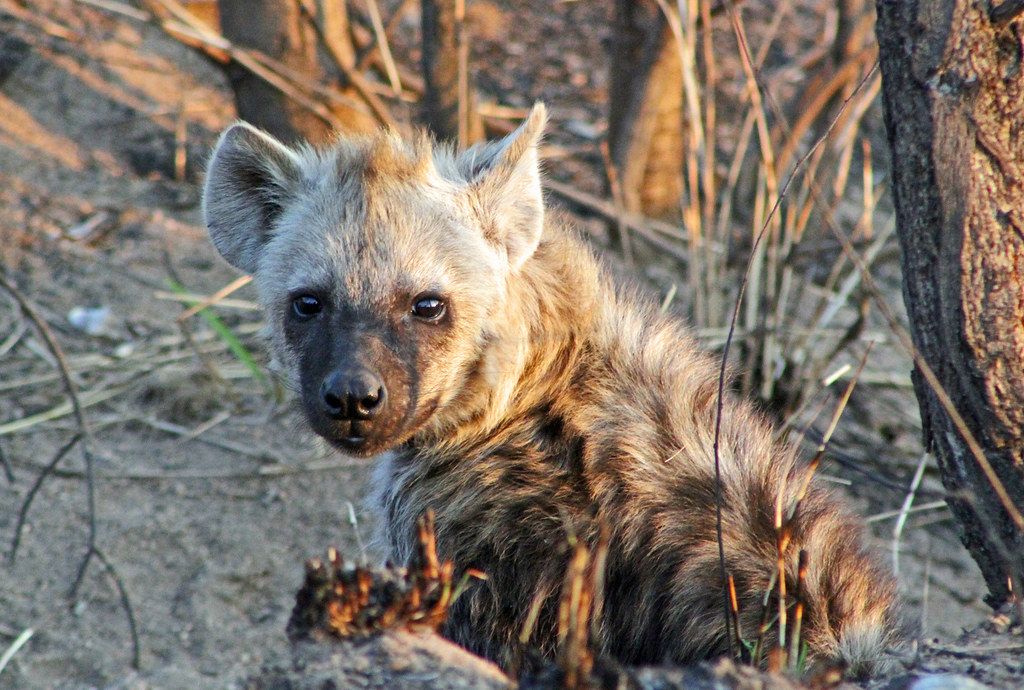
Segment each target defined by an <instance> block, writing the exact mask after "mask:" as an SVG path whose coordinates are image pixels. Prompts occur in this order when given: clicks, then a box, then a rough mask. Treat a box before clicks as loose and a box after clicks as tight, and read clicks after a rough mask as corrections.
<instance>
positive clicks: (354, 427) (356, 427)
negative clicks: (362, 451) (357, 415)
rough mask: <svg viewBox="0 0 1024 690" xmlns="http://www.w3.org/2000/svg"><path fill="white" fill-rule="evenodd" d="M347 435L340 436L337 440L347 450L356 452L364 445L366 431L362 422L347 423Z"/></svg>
mask: <svg viewBox="0 0 1024 690" xmlns="http://www.w3.org/2000/svg"><path fill="white" fill-rule="evenodd" d="M345 431H346V432H347V435H345V436H341V437H340V438H339V439H338V440H339V441H340V442H341V444H342V445H343V446H345V447H346V448H348V449H349V450H356V449H357V448H360V447H362V445H363V444H364V443H366V429H365V425H364V424H363V423H362V422H356V421H353V422H349V423H348V429H346V430H345Z"/></svg>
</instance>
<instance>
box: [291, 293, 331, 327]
mask: <svg viewBox="0 0 1024 690" xmlns="http://www.w3.org/2000/svg"><path fill="white" fill-rule="evenodd" d="M323 308H324V307H323V304H321V303H320V300H319V299H317V298H316V297H314V296H313V295H299V296H298V297H296V298H295V299H293V300H292V312H293V313H294V314H295V317H296V318H298V319H300V320H303V321H305V320H306V319H311V318H313V317H314V316H316V315H317V314H319V313H320V312H321V311H322V310H323Z"/></svg>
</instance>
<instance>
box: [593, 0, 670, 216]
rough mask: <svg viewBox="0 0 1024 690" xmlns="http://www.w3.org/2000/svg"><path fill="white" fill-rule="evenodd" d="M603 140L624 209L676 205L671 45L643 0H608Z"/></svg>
mask: <svg viewBox="0 0 1024 690" xmlns="http://www.w3.org/2000/svg"><path fill="white" fill-rule="evenodd" d="M609 94H610V100H609V113H608V148H609V153H610V156H611V160H612V164H613V165H614V166H615V170H616V173H617V175H618V178H619V182H620V185H621V188H622V203H623V204H624V205H625V206H626V209H627V210H628V211H631V212H634V213H645V214H647V215H651V216H660V215H665V214H668V213H674V212H678V210H679V203H680V197H681V196H682V192H683V154H684V141H683V79H682V72H681V65H680V61H679V51H678V48H677V46H676V42H675V39H674V37H673V36H672V32H671V30H670V29H669V27H668V23H667V22H666V21H665V17H664V15H663V14H662V12H661V10H660V9H659V8H658V6H657V4H656V3H655V2H652V1H651V0H616V3H615V27H614V31H613V32H612V56H611V85H610V88H609Z"/></svg>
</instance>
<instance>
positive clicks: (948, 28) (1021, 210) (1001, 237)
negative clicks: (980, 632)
mask: <svg viewBox="0 0 1024 690" xmlns="http://www.w3.org/2000/svg"><path fill="white" fill-rule="evenodd" d="M990 4H991V3H989V2H988V1H981V0H878V4H877V9H878V23H877V34H878V41H879V53H880V62H881V69H882V83H883V96H884V98H883V102H884V107H885V120H886V128H887V130H888V136H889V143H890V146H891V149H892V161H893V183H894V184H893V186H894V197H895V204H896V214H897V229H898V234H899V238H900V244H901V248H902V252H903V291H904V300H905V302H906V305H907V311H908V313H909V316H910V326H911V335H912V337H913V340H914V344H915V346H916V347H917V349H918V350H919V351H920V353H921V355H922V356H923V358H924V360H925V361H926V362H928V364H929V365H930V367H931V368H932V369H933V370H934V372H935V374H936V376H937V377H938V379H939V381H940V382H941V384H942V387H943V388H944V389H945V390H946V392H948V394H949V396H950V397H951V399H952V401H953V403H954V404H955V406H956V409H957V410H958V411H959V413H960V414H961V415H962V417H963V418H964V421H965V422H966V425H967V427H968V428H969V430H970V433H971V434H972V435H973V436H974V437H975V438H976V439H977V441H978V442H979V443H980V444H981V446H982V448H983V451H984V455H985V457H986V458H987V460H988V462H989V463H990V464H991V466H992V468H993V470H994V471H995V474H996V475H998V480H999V482H1000V483H1002V485H1003V486H1004V487H1005V489H1006V494H1007V495H1008V498H1009V500H1010V502H1011V503H1012V504H1014V505H1015V506H1016V509H1017V511H1024V69H1022V64H1021V38H1022V33H1024V28H1022V20H1021V19H1020V18H1015V19H1012V20H1010V21H1006V20H1002V21H999V22H996V23H993V21H992V20H991V19H990V16H989V11H990ZM914 387H915V391H916V393H917V397H918V401H919V403H920V407H921V417H922V423H923V427H924V436H925V441H926V443H927V444H928V446H929V447H930V448H931V449H932V450H933V452H934V453H935V456H936V458H937V459H938V463H939V469H940V472H941V475H942V479H943V482H944V484H945V486H946V488H947V489H948V491H949V494H950V495H949V503H950V507H951V508H952V510H953V512H954V514H955V515H956V517H957V518H958V519H959V521H960V524H961V527H962V530H961V532H962V538H963V541H964V544H965V545H966V546H967V548H968V549H969V550H970V552H971V555H972V556H973V557H974V559H975V560H976V561H977V563H978V565H979V566H980V568H981V571H982V573H983V575H984V577H985V580H986V583H987V584H988V588H989V592H990V596H989V598H988V601H989V603H990V604H992V605H994V606H998V605H999V604H1001V603H1002V602H1004V601H1006V600H1007V599H1008V597H1009V595H1010V587H1009V578H1014V579H1015V580H1016V581H1015V582H1014V583H1013V586H1014V589H1015V590H1016V591H1017V592H1018V596H1019V592H1020V589H1019V587H1020V584H1021V573H1022V570H1024V530H1022V529H1020V527H1019V526H1018V524H1016V522H1015V520H1016V519H1015V518H1014V517H1013V513H1012V512H1011V511H1010V510H1008V509H1007V508H1006V507H1005V505H1004V502H1003V501H1001V500H1000V499H999V498H998V497H997V495H996V493H995V492H994V491H993V488H992V482H991V481H989V479H988V478H986V476H985V474H984V473H983V472H982V469H981V464H980V463H979V462H978V460H977V459H976V457H975V456H974V455H973V454H972V453H971V452H970V450H969V448H968V445H967V444H966V443H965V437H964V435H963V434H962V433H960V431H959V430H958V429H957V426H956V425H955V424H954V423H953V422H952V420H951V418H950V416H949V415H948V414H947V412H946V410H945V408H944V407H943V406H942V405H941V404H940V401H939V398H938V397H937V396H936V394H935V392H934V390H933V389H932V387H931V386H930V385H929V384H928V383H927V381H925V379H924V377H923V376H922V375H921V372H920V371H919V370H917V369H915V372H914Z"/></svg>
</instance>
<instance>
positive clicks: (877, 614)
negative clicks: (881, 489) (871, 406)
mask: <svg viewBox="0 0 1024 690" xmlns="http://www.w3.org/2000/svg"><path fill="white" fill-rule="evenodd" d="M544 122H545V114H544V107H543V106H542V105H538V106H536V107H535V108H534V109H533V111H532V113H531V114H530V116H529V118H528V119H527V121H526V122H525V124H523V125H522V126H521V127H520V128H519V130H518V131H516V132H515V133H513V134H512V135H510V136H508V137H507V138H505V139H503V140H501V141H498V142H492V143H488V144H485V145H482V146H478V147H474V148H471V149H469V150H468V151H466V152H464V153H461V154H457V153H455V152H453V151H452V150H450V149H448V148H445V147H436V146H434V145H432V143H431V141H430V140H429V138H427V137H426V136H425V135H421V136H419V137H417V138H415V139H413V140H412V141H403V140H402V139H400V138H399V137H397V136H396V135H395V134H393V133H381V134H379V135H377V136H373V137H369V138H347V137H342V138H339V139H338V140H337V141H336V142H335V143H334V144H333V145H332V146H330V147H328V148H326V149H324V150H315V149H312V148H298V149H292V148H287V147H285V146H283V145H282V144H280V143H278V142H277V141H275V140H274V139H272V138H271V137H269V136H268V135H266V134H264V133H262V132H259V131H257V130H256V129H253V128H252V127H249V126H248V125H245V124H237V125H235V126H233V127H231V128H230V129H228V130H227V131H226V132H225V133H224V134H223V136H222V137H221V139H220V142H219V144H218V145H217V148H216V150H215V151H214V153H213V157H212V160H211V162H210V166H209V171H208V175H207V181H206V189H205V192H204V198H203V202H204V207H205V215H206V222H207V224H208V226H209V230H210V236H211V238H212V239H213V243H214V245H216V247H217V249H218V250H219V251H220V253H221V254H222V255H223V256H224V258H225V259H227V260H228V261H229V262H230V263H232V264H233V265H234V266H236V267H238V268H239V269H241V270H243V271H246V272H249V273H251V274H252V275H253V276H254V277H255V282H256V285H257V287H258V289H259V293H260V299H261V302H262V304H263V305H264V307H265V309H266V313H267V320H268V333H269V339H270V341H271V344H272V350H273V354H274V357H275V360H276V362H277V364H278V365H279V367H280V368H281V370H282V371H283V373H284V375H285V376H286V378H287V380H288V381H289V382H290V384H291V385H292V386H293V388H294V389H295V391H297V392H298V394H299V397H300V400H301V405H302V408H303V410H304V412H305V415H306V417H307V418H308V420H309V423H310V425H311V426H312V427H313V429H314V430H315V431H316V432H317V433H318V434H320V435H321V436H323V437H324V438H325V439H327V440H328V441H329V442H330V443H332V444H334V445H335V446H337V447H338V448H340V449H342V450H344V451H345V452H347V453H351V454H354V455H358V456H365V457H372V456H380V457H378V459H377V461H376V462H377V466H376V470H375V474H374V480H373V482H374V484H375V490H376V494H377V501H378V504H377V508H378V510H379V514H380V520H381V522H382V524H383V528H382V532H383V537H384V539H385V542H386V546H387V548H388V551H389V554H390V557H391V559H393V560H394V561H396V562H403V561H404V560H405V559H407V558H408V556H409V555H410V553H411V551H412V547H413V541H414V538H415V537H414V535H415V521H416V519H417V518H418V517H419V516H420V515H422V514H423V513H424V512H425V511H426V510H427V509H428V508H432V509H433V510H434V512H435V514H436V530H437V547H438V552H439V554H440V555H441V556H442V557H443V558H448V559H451V560H453V561H454V563H455V564H456V568H457V570H460V569H467V568H476V569H479V570H482V571H484V572H485V573H486V574H487V579H486V580H485V581H479V582H476V583H475V584H474V585H473V587H472V588H471V589H470V590H469V591H468V592H467V593H466V594H464V595H463V596H462V597H461V598H459V600H458V601H457V603H456V604H455V606H454V607H453V609H452V611H451V613H450V619H449V622H448V624H447V628H446V630H445V632H446V634H447V635H448V636H449V637H451V638H452V639H454V640H455V641H457V642H459V643H461V644H463V645H465V646H466V647H468V648H469V649H471V650H474V651H476V652H478V653H480V654H482V655H484V656H487V657H489V658H491V659H494V660H496V661H498V662H499V663H504V664H509V663H512V662H514V661H515V660H516V659H517V658H518V655H519V653H520V651H521V650H520V644H519V642H518V638H519V635H520V631H521V630H522V628H523V624H524V622H525V620H526V617H527V615H528V613H529V611H530V609H531V603H532V602H533V601H534V600H535V598H537V599H538V600H539V601H542V602H543V605H542V606H541V608H540V614H539V617H538V619H537V621H536V625H535V626H534V630H533V633H532V637H531V639H530V641H529V646H531V647H534V648H538V649H540V650H541V651H542V652H544V653H546V654H549V655H550V654H552V653H553V647H554V644H555V637H556V629H557V602H556V600H557V597H558V593H559V590H560V588H561V584H562V581H563V577H564V573H565V568H566V563H567V558H568V556H567V549H566V548H565V544H566V535H567V534H569V533H572V534H574V535H576V537H577V538H578V539H582V540H583V541H584V542H585V543H588V544H591V545H593V544H594V543H595V542H596V541H597V539H598V538H599V535H600V532H601V529H602V526H604V528H605V529H607V530H608V536H609V539H610V542H609V551H608V555H607V563H606V570H605V589H604V595H605V604H604V610H603V615H602V617H601V620H600V622H599V625H598V627H597V635H596V636H597V639H596V640H595V644H596V645H597V647H598V649H600V650H601V651H603V652H605V653H608V654H611V655H612V656H614V657H616V658H617V659H619V660H620V661H622V662H626V663H646V662H663V661H669V662H689V661H692V660H696V659H701V658H705V657H709V656H713V655H717V654H721V653H722V652H724V651H725V650H726V649H727V648H728V641H727V638H726V634H725V623H724V620H723V615H722V581H721V579H720V575H719V573H720V569H719V560H718V546H717V541H716V529H715V525H716V498H715V496H716V484H715V470H714V459H713V457H714V456H713V450H712V446H713V440H714V426H715V415H716V400H717V393H718V382H717V366H716V364H715V362H713V361H712V360H711V359H710V358H709V357H708V356H706V355H704V354H702V353H701V352H699V351H698V349H697V348H696V346H695V345H694V342H693V340H692V339H691V337H690V336H689V335H688V334H687V332H686V330H685V329H684V327H683V326H682V325H681V324H680V323H679V322H678V321H677V320H676V319H674V318H672V317H670V316H665V315H662V314H660V313H659V311H658V309H657V308H656V307H655V306H654V304H653V303H652V301H651V300H649V299H648V298H647V297H645V296H640V295H638V294H636V293H634V292H633V291H631V290H629V289H626V288H624V287H621V286H618V285H616V284H615V283H614V282H613V280H612V279H611V277H610V276H609V274H608V273H607V272H605V271H604V270H603V269H602V268H601V266H600V264H599V262H598V261H597V260H596V259H595V257H594V256H593V254H592V253H591V252H590V250H589V249H588V248H587V246H586V245H585V243H584V242H583V241H581V240H580V239H579V238H578V237H577V235H576V233H575V232H574V231H573V230H571V229H570V228H568V227H566V226H565V225H564V224H563V223H562V222H561V221H559V220H555V219H552V218H551V217H550V215H546V214H545V209H544V201H543V198H542V193H541V183H540V172H539V169H538V159H537V144H538V140H539V138H540V136H541V132H542V130H543V127H544ZM385 451H391V452H390V453H386V452H385ZM720 458H721V476H722V484H723V487H722V490H723V496H722V502H723V512H722V531H723V540H724V549H725V561H726V563H725V566H726V569H727V571H728V572H729V573H731V574H732V575H733V576H734V578H735V582H736V587H737V590H738V594H739V602H740V620H741V630H742V631H744V633H745V636H746V637H747V638H750V639H753V638H754V637H756V631H757V628H758V625H759V623H760V621H759V618H760V615H761V611H762V600H763V597H764V595H765V591H766V589H768V588H769V587H771V583H772V582H773V573H774V572H775V571H776V569H777V566H776V563H777V559H776V531H775V528H774V517H775V512H776V506H777V504H778V503H779V502H780V501H781V505H782V506H783V509H784V510H787V511H788V510H789V507H790V506H791V505H792V504H793V502H794V499H795V497H796V494H797V493H798V492H799V491H800V488H801V485H802V483H803V480H804V477H805V473H806V471H805V470H804V469H803V468H802V467H801V466H800V465H799V464H798V463H797V461H796V459H795V453H794V449H793V448H792V447H790V446H788V445H785V444H782V443H779V442H778V441H776V440H774V437H773V434H772V430H771V428H769V425H768V424H766V423H765V421H764V420H763V419H762V418H761V417H760V416H759V415H758V414H757V413H756V412H755V411H754V410H753V409H752V407H751V406H750V405H749V404H748V403H746V402H744V401H741V400H737V399H736V398H735V397H732V396H727V399H726V400H725V408H724V413H723V419H722V427H721V443H720ZM801 549H803V550H806V552H807V553H808V554H809V557H810V560H809V570H808V574H807V579H806V585H805V591H804V597H803V598H804V600H805V602H806V604H805V606H806V612H805V614H804V618H803V631H804V638H805V640H806V642H807V645H808V650H809V653H810V654H811V656H812V658H814V659H817V660H819V661H822V662H826V661H844V662H846V663H847V664H848V665H849V668H850V670H851V671H852V672H855V673H856V672H862V671H865V670H869V669H870V668H871V667H872V665H873V664H875V663H876V662H877V660H878V659H879V658H880V653H881V651H882V649H883V647H884V646H885V645H886V644H887V642H889V641H890V639H891V637H892V631H893V629H894V620H893V618H894V615H893V608H894V587H893V581H892V579H891V577H890V575H889V574H888V573H887V572H886V571H885V570H883V569H881V568H880V567H879V566H878V565H877V564H876V563H875V561H874V560H873V559H872V558H871V556H870V555H869V554H868V552H867V548H866V547H865V545H864V542H863V538H862V535H861V527H860V525H859V524H858V521H857V519H856V518H855V517H853V516H852V515H851V514H850V513H849V512H848V511H847V510H846V509H845V508H844V507H843V506H842V505H841V503H840V501H838V500H837V499H836V498H835V497H834V496H832V495H831V494H830V493H829V492H828V491H826V490H825V489H824V488H823V487H821V486H819V485H818V484H817V483H815V482H812V483H811V485H810V488H809V490H808V491H807V493H806V495H805V496H804V498H803V500H802V501H800V503H799V509H798V511H797V512H796V515H795V518H794V522H793V533H792V540H791V542H790V544H789V547H788V551H787V553H788V565H787V579H788V580H791V581H790V582H789V583H788V591H790V592H792V591H793V589H794V586H795V579H796V562H797V554H798V552H799V551H800V550H801ZM456 578H458V572H457V573H456ZM772 627H773V630H774V628H775V626H772Z"/></svg>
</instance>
